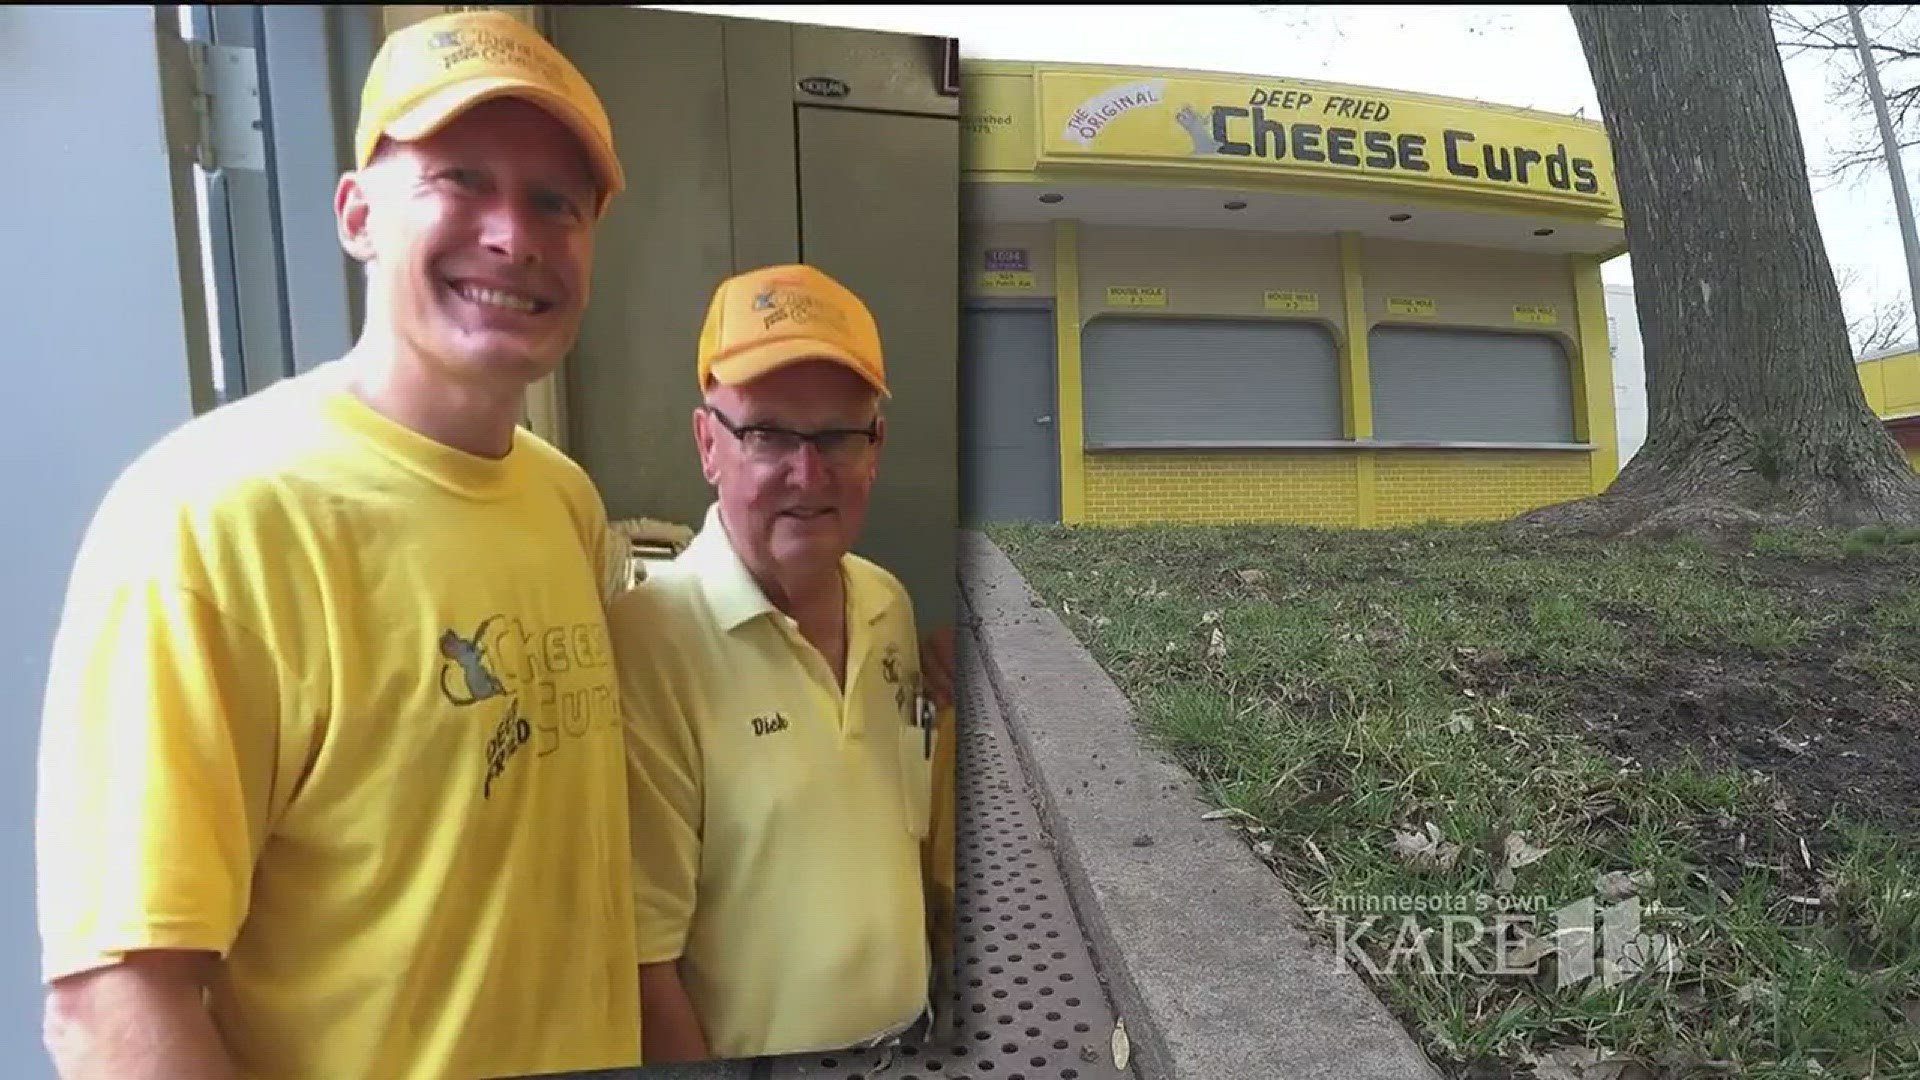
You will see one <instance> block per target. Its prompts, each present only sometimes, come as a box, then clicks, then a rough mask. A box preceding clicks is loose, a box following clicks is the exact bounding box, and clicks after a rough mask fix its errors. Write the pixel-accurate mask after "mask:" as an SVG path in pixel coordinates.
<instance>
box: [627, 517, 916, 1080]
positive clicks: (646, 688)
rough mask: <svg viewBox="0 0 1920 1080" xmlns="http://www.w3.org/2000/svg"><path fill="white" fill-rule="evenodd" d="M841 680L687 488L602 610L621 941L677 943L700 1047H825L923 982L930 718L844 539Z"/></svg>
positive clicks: (907, 608)
mask: <svg viewBox="0 0 1920 1080" xmlns="http://www.w3.org/2000/svg"><path fill="white" fill-rule="evenodd" d="M841 567H842V571H841V572H842V573H843V574H844V575H845V580H846V593H847V671H846V675H847V678H846V688H845V691H844V692H842V690H841V688H840V687H839V685H838V684H837V683H836V681H835V679H834V677H833V673H832V671H831V669H830V668H829V667H828V666H827V662H826V660H825V659H824V658H823V657H822V656H821V655H820V653H819V651H818V650H817V649H815V648H814V647H813V646H812V645H811V644H810V643H809V642H808V641H807V640H806V639H805V638H804V637H802V636H801V634H800V631H799V628H798V625H797V624H796V623H795V622H794V621H793V620H791V619H790V618H788V617H787V616H786V615H785V614H783V613H782V612H780V611H779V610H778V609H777V608H775V607H774V606H773V604H772V603H771V602H770V601H768V600H767V598H766V596H765V594H764V593H762V592H761V590H760V588H759V587H758V586H757V585H756V584H755V583H754V581H753V578H752V576H751V575H750V574H749V573H748V571H747V569H746V567H745V566H744V565H743V564H742V563H741V561H740V559H739V557H738V556H737V555H735V553H734V551H733V548H732V546H731V544H730V543H729V542H728V540H727V536H726V532H725V529H724V528H723V527H722V525H721V524H720V520H719V514H718V511H717V510H709V511H708V514H707V520H706V524H705V526H704V527H703V528H702V529H701V531H700V534H699V535H698V536H697V537H695V539H694V541H693V543H692V544H691V545H690V546H689V547H688V548H687V550H686V551H685V552H684V553H682V554H681V556H680V557H679V558H678V559H677V560H675V561H674V562H673V563H672V564H670V565H668V566H666V567H665V568H663V569H661V570H660V571H659V572H657V573H652V574H649V576H648V578H647V580H646V581H645V582H643V583H641V584H640V585H639V586H638V587H637V588H635V589H634V590H633V591H632V592H629V593H627V594H626V595H625V596H623V597H621V598H620V599H619V600H618V601H616V602H615V604H614V605H613V608H612V609H611V611H610V613H609V623H610V629H611V633H612V639H613V648H614V655H615V658H616V666H617V667H618V669H619V672H620V678H621V688H622V702H623V705H624V707H625V710H626V718H627V757H628V792H629V799H630V800H631V802H632V806H633V820H632V835H633V851H634V870H635V886H634V898H635V904H636V907H635V926H636V934H637V939H636V945H637V951H638V955H639V959H640V962H641V963H642V964H647V963H658V962H662V961H667V960H673V959H675V958H678V959H679V960H680V965H679V966H680V972H681V977H682V980H683V982H684V983H685V985H686V988H687V992H688V994H689V996H690V997H691V998H692V1001H693V1005H694V1008H695V1011H696V1012H697V1013H698V1015H699V1017H700V1021H701V1026H702V1028H703V1029H704V1031H705V1033H706V1037H707V1042H708V1045H709V1047H710V1048H711V1050H712V1051H713V1053H714V1054H715V1056H718V1057H727V1058H734V1057H750V1056H761V1055H772V1054H786V1053H798V1052H802V1051H807V1050H823V1049H837V1048H841V1047H846V1046H851V1045H854V1044H856V1043H860V1042H864V1041H866V1040H868V1039H871V1038H874V1037H877V1036H881V1035H885V1034H888V1033H891V1032H893V1031H896V1030H898V1029H900V1028H902V1027H904V1026H905V1025H907V1024H909V1023H911V1022H912V1021H913V1020H914V1019H915V1018H916V1017H917V1016H919V1014H920V1013H921V1011H922V1010H923V1009H924V1008H925V1006H926V1004H927V997H928V973H929V964H928V941H927V923H926V902H925V898H924V891H923V890H924V885H923V882H922V878H921V841H922V839H923V838H924V837H925V835H926V833H927V825H928V799H929V779H930V776H931V769H932V766H931V759H932V757H933V756H934V754H933V747H932V745H931V741H932V740H931V735H930V733H929V732H928V730H927V729H926V728H925V727H923V726H918V725H916V723H915V720H916V717H917V716H918V715H919V713H918V710H917V709H916V699H917V695H918V690H919V683H920V670H919V649H918V645H917V642H918V638H917V636H916V634H915V632H914V621H913V610H912V606H911V604H910V602H909V601H908V598H907V594H906V590H905V589H904V588H902V587H901V585H900V583H899V581H898V580H896V579H895V578H894V577H893V575H891V574H889V573H887V572H886V571H885V570H882V569H881V568H879V567H878V566H875V565H874V564H873V563H871V562H868V561H867V560H865V559H862V558H860V557H858V556H854V555H848V556H846V557H845V558H844V559H843V560H842V563H841Z"/></svg>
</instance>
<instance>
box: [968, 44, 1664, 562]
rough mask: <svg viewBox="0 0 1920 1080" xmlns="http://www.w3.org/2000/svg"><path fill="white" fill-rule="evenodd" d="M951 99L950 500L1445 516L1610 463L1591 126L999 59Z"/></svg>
mask: <svg viewBox="0 0 1920 1080" xmlns="http://www.w3.org/2000/svg"><path fill="white" fill-rule="evenodd" d="M961 100H962V105H961V108H962V133H961V139H962V148H961V164H962V199H963V212H962V221H963V236H962V245H961V250H962V258H963V260H964V265H963V267H962V282H963V285H962V291H963V295H964V302H965V311H964V322H963V334H962V347H963V361H962V365H961V369H962V375H961V384H962V400H963V405H962V410H961V412H962V415H961V456H962V462H963V468H962V478H963V484H962V513H963V515H964V516H965V517H966V518H967V519H968V520H970V521H975V522H978V521H992V520H1020V519H1025V520H1046V521H1066V522H1085V523H1110V524H1126V523H1137V522H1155V521H1159V522H1294V523H1304V524H1318V525H1360V526H1368V525H1395V524H1405V523H1414V522H1419V521H1425V520H1450V521H1461V520H1474V519H1485V518H1493V517H1503V516H1508V515H1511V514H1513V513H1516V512H1519V511H1522V510H1525V509H1528V508H1531V507H1534V506H1539V505H1544V504H1547V503H1551V502H1556V501H1559V500H1563V499H1568V498H1573V497H1578V496H1580V495H1584V494H1588V493H1591V492H1595V491H1598V490H1601V489H1603V488H1604V487H1605V486H1606V485H1607V484H1608V483H1609V482H1610V481H1611V480H1612V478H1613V476H1614V474H1615V471H1616V469H1617V454H1616V442H1615V430H1614V419H1613V393H1612V377H1611V373H1610V370H1609V362H1608V348H1607V330H1606V312H1605V298H1604V291H1603V288H1602V285H1601V280H1600V264H1601V263H1603V262H1605V261H1606V260H1608V259H1610V258H1613V257H1614V256H1616V255H1619V254H1621V253H1622V252H1624V251H1625V249H1626V243H1625V237H1624V232H1623V229H1622V224H1621V218H1620V208H1619V202H1618V198H1617V195H1616V192H1615V188H1614V182H1613V167H1612V159H1611V155H1610V153H1609V148H1608V144H1607V139H1606V134H1605V131H1604V130H1603V129H1602V127H1601V126H1600V125H1599V124H1598V123H1595V122H1592V121H1587V120H1580V119H1575V118H1571V117H1565V116H1555V115H1550V114H1545V113H1540V112H1534V111H1529V110H1525V109H1516V108H1506V107H1499V106H1491V105H1486V104H1481V103H1473V102H1466V101H1457V100H1448V99H1442V98H1436V97H1429V96H1423V95H1415V94H1406V93H1401V92H1397V91H1393V92H1389V91H1381V90H1368V89H1363V88H1358V87H1350V86H1333V85H1327V84H1321V83H1308V82H1300V81H1295V80H1287V79H1274V78H1258V77H1249V76H1239V75H1218V74H1210V73H1200V72H1188V71H1157V70H1149V69H1139V68H1112V67H1093V66H1086V65H1054V64H1046V65H1036V64H1026V63H1003V62H975V63H972V64H970V65H968V66H967V67H966V68H965V69H964V79H963V86H962V99H961Z"/></svg>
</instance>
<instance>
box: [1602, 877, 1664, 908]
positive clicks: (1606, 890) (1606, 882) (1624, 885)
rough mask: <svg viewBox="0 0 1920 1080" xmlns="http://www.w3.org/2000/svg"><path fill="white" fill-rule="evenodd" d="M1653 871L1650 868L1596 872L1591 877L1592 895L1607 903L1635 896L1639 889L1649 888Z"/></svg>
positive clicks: (1651, 883)
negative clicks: (1592, 877)
mask: <svg viewBox="0 0 1920 1080" xmlns="http://www.w3.org/2000/svg"><path fill="white" fill-rule="evenodd" d="M1652 885H1653V872H1652V871H1651V870H1634V871H1631V872H1629V871H1626V870H1614V871H1612V872H1610V873H1605V874H1596V875H1594V879H1593V892H1594V895H1595V896H1597V897H1599V898H1600V899H1601V900H1604V901H1606V902H1607V903H1609V904H1613V903H1618V902H1620V901H1622V900H1625V899H1626V898H1628V897H1629V896H1636V895H1638V894H1639V892H1640V890H1642V889H1646V888H1651V887H1652Z"/></svg>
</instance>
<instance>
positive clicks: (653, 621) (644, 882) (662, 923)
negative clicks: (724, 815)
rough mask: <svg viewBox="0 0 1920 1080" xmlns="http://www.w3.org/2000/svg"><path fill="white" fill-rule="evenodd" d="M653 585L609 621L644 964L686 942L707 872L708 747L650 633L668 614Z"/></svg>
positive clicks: (672, 954)
mask: <svg viewBox="0 0 1920 1080" xmlns="http://www.w3.org/2000/svg"><path fill="white" fill-rule="evenodd" d="M655 591H656V590H655V586H654V584H653V583H648V584H643V585H641V586H640V587H639V588H637V589H635V590H633V591H631V592H629V593H627V594H626V595H625V596H622V597H621V598H620V599H619V600H618V601H617V602H616V603H615V604H614V606H613V608H612V610H611V613H610V618H609V623H610V627H611V631H612V639H613V648H614V658H615V664H616V666H617V667H618V669H619V672H620V699H621V708H622V710H623V713H624V717H625V721H626V748H627V798H628V800H629V806H630V810H631V817H630V829H631V836H632V844H633V874H634V881H633V899H634V930H635V945H636V948H637V952H638V956H639V961H640V963H642V964H655V963H664V962H666V961H670V960H674V959H677V958H678V957H679V956H680V955H681V953H682V952H683V951H684V950H685V948H686V941H687V931H688V927H689V926H690V924H691V923H692V920H693V911H694V897H695V889H696V886H697V884H698V881H699V872H700V832H701V826H702V813H701V808H702V805H703V798H704V793H703V789H702V784H701V766H700V751H699V746H698V744H697V741H696V739H695V737H694V732H693V728H692V724H691V720H690V718H689V717H688V716H687V715H686V710H685V708H684V707H683V705H682V703H681V700H680V698H679V697H678V695H676V694H675V693H674V689H673V682H672V678H671V672H670V670H669V668H668V664H667V662H666V657H665V656H664V655H663V653H662V651H661V650H660V649H659V647H658V645H657V643H656V642H654V641H652V640H650V638H651V637H652V635H651V634H650V633H649V631H650V630H651V629H652V628H653V627H654V626H657V625H660V624H661V621H662V615H661V613H660V612H659V611H657V610H655V608H654V605H653V604H652V602H651V601H652V600H653V598H654V597H653V594H654V592H655Z"/></svg>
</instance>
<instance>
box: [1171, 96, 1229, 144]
mask: <svg viewBox="0 0 1920 1080" xmlns="http://www.w3.org/2000/svg"><path fill="white" fill-rule="evenodd" d="M1173 119H1174V122H1175V123H1177V124H1179V125H1180V126H1181V127H1183V128H1185V129H1186V130H1187V138H1189V139H1192V140H1193V152H1194V153H1196V154H1217V153H1219V152H1220V140H1218V139H1216V138H1214V137H1213V131H1212V130H1211V129H1210V128H1209V127H1208V125H1207V121H1206V120H1204V119H1202V118H1201V116H1200V114H1199V113H1198V112H1197V111H1195V110H1194V107H1193V106H1191V105H1182V106H1180V111H1179V112H1177V113H1174V114H1173Z"/></svg>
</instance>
